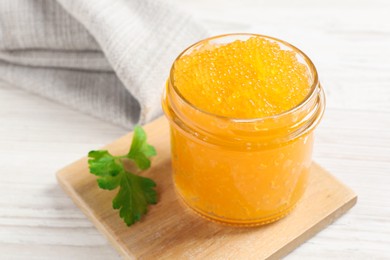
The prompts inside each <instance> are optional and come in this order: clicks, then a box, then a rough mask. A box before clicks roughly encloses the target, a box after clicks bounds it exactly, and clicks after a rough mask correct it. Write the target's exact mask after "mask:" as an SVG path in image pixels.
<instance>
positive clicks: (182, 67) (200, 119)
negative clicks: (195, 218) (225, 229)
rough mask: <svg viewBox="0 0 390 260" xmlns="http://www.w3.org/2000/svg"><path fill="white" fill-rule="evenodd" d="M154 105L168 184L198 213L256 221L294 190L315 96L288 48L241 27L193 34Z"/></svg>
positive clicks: (295, 195)
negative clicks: (161, 114) (165, 124)
mask: <svg viewBox="0 0 390 260" xmlns="http://www.w3.org/2000/svg"><path fill="white" fill-rule="evenodd" d="M163 108H164V111H165V113H166V115H167V117H168V119H169V120H170V123H171V144H172V168H173V179H174V183H175V187H176V190H177V192H178V194H179V195H180V196H181V197H182V198H183V201H184V202H185V203H186V204H187V205H188V206H189V207H190V208H192V209H194V210H195V211H196V212H198V213H199V214H200V215H202V216H204V217H206V218H208V219H210V220H215V221H219V222H222V223H228V224H235V225H262V224H266V223H270V222H273V221H275V220H277V219H280V218H281V217H283V216H285V215H286V214H287V213H288V212H290V211H291V209H292V208H293V207H294V206H295V204H296V203H297V201H298V200H299V199H300V198H301V196H302V194H303V192H304V190H305V188H306V185H307V180H308V176H309V172H310V166H311V154H312V144H313V129H314V128H315V126H316V125H317V124H318V122H319V120H320V118H321V116H322V113H323V110H324V97H323V91H322V89H321V87H320V85H319V83H318V79H317V74H316V71H315V68H314V65H313V64H312V63H311V61H310V60H309V59H308V58H307V57H306V56H305V55H304V54H303V53H301V52H300V51H299V50H298V49H296V48H295V47H293V46H291V45H289V44H287V43H285V42H282V41H280V40H277V39H273V38H270V37H265V36H260V35H251V34H237V35H225V36H218V37H214V38H210V39H206V40H204V41H202V42H199V43H197V44H195V45H193V46H191V47H190V48H189V49H187V50H186V51H184V52H183V53H182V54H181V55H180V56H179V57H178V58H177V60H176V61H175V63H174V65H173V67H172V70H171V75H170V78H169V80H168V84H167V89H166V93H165V95H164V98H163Z"/></svg>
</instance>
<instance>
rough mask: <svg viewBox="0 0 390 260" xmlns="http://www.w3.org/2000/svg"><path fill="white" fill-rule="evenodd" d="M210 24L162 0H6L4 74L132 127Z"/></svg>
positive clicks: (151, 114)
mask: <svg viewBox="0 0 390 260" xmlns="http://www.w3.org/2000/svg"><path fill="white" fill-rule="evenodd" d="M205 35H206V32H205V30H204V29H203V28H202V27H201V26H200V25H198V24H197V23H196V22H194V21H193V20H192V19H191V18H190V17H189V16H188V15H186V14H184V13H183V12H182V11H179V10H177V9H176V8H175V7H174V6H172V5H171V4H168V3H166V2H163V1H161V2H160V1H158V0H115V1H112V0H93V1H91V0H56V1H54V0H2V1H0V80H2V81H5V82H7V83H9V84H11V85H13V86H17V87H20V88H23V89H26V90H28V91H31V92H34V93H37V94H40V95H42V96H45V97H48V98H50V99H52V100H55V101H58V102H60V103H63V104H66V105H68V106H71V107H73V108H76V109H78V110H80V111H82V112H85V113H88V114H91V115H94V116H96V117H99V118H101V119H104V120H107V121H110V122H112V123H115V124H118V125H121V126H124V127H127V128H131V127H132V126H133V125H134V124H137V123H139V124H144V123H146V122H148V121H150V120H152V119H153V118H155V117H157V116H158V115H160V114H161V105H160V104H161V102H160V100H161V93H162V90H163V88H164V84H165V81H166V79H167V77H168V74H169V69H170V66H171V64H172V62H173V60H174V58H175V57H176V56H177V55H178V54H179V53H180V52H181V51H182V50H183V49H184V48H185V47H187V46H188V45H189V44H191V43H193V42H195V41H198V40H200V39H201V38H203V37H205Z"/></svg>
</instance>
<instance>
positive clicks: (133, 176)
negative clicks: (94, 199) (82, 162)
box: [88, 126, 157, 226]
mask: <svg viewBox="0 0 390 260" xmlns="http://www.w3.org/2000/svg"><path fill="white" fill-rule="evenodd" d="M155 155H156V150H155V149H154V147H153V146H151V145H149V144H148V143H147V142H146V134H145V131H144V130H143V129H142V127H140V126H136V127H135V128H134V136H133V141H132V143H131V147H130V151H129V152H128V153H127V154H125V155H122V156H113V155H111V154H110V153H109V152H108V151H106V150H99V151H90V152H89V153H88V157H89V158H90V159H89V160H88V164H89V171H90V172H91V173H92V174H94V175H96V176H98V178H97V182H98V185H99V187H100V188H102V189H105V190H113V189H116V188H118V187H119V192H118V194H117V195H116V197H115V198H114V200H113V201H112V207H113V208H114V209H119V215H120V217H121V218H122V219H123V220H124V222H125V223H126V224H127V225H128V226H130V225H132V224H134V223H135V222H137V221H139V220H140V219H141V217H142V216H143V215H144V214H146V212H147V207H148V205H149V204H156V203H157V192H156V190H155V189H154V188H155V187H156V183H155V182H154V181H153V180H151V179H149V178H146V177H142V176H139V175H138V174H139V173H140V172H141V171H142V170H146V169H148V168H149V167H150V159H149V158H150V157H151V156H155ZM126 160H128V161H129V162H130V163H131V164H133V166H134V164H135V166H136V167H133V168H138V169H137V170H136V172H135V173H132V172H130V171H129V170H128V169H126V168H125V165H124V162H125V161H126Z"/></svg>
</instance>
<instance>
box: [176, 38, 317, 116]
mask: <svg viewBox="0 0 390 260" xmlns="http://www.w3.org/2000/svg"><path fill="white" fill-rule="evenodd" d="M173 80H174V85H175V86H176V88H177V89H178V90H179V92H180V93H181V95H182V96H183V97H184V98H185V99H187V100H188V101H189V102H190V103H192V104H193V105H195V106H196V107H198V108H199V109H201V110H204V111H207V112H210V113H213V114H216V115H221V116H227V117H235V118H258V117H266V116H272V115H276V114H280V113H282V112H284V111H287V110H289V109H291V108H293V107H295V106H297V105H298V104H299V103H301V102H302V101H303V100H304V99H305V97H306V96H307V95H308V93H309V91H310V79H309V77H308V70H307V68H306V66H304V65H303V64H301V63H300V62H299V61H298V60H297V58H296V56H295V54H294V53H293V52H292V51H290V50H284V49H281V48H280V46H279V44H278V43H276V42H274V41H272V40H267V39H264V38H260V37H256V36H253V37H251V38H249V39H247V40H244V41H242V40H236V41H234V42H231V43H228V44H214V43H207V44H205V45H203V46H202V47H201V48H199V49H197V50H194V51H192V52H191V53H189V54H185V55H183V56H181V58H180V59H178V60H177V61H176V62H175V65H174V70H173Z"/></svg>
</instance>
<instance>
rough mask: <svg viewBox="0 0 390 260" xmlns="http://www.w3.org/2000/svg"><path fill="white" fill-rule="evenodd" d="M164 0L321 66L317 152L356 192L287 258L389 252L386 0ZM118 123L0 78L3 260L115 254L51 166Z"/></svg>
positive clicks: (108, 134)
mask: <svg viewBox="0 0 390 260" xmlns="http://www.w3.org/2000/svg"><path fill="white" fill-rule="evenodd" d="M173 1H174V2H176V4H177V5H178V6H180V7H182V8H183V9H188V10H189V11H191V12H192V13H194V15H195V16H196V17H197V18H199V19H200V20H201V21H203V22H204V24H205V25H206V27H208V28H209V29H210V31H211V33H212V34H219V33H227V32H238V31H239V32H256V33H263V34H268V35H272V36H275V37H279V38H282V39H284V40H286V41H289V42H291V43H293V44H295V45H296V46H298V47H299V48H300V49H302V50H303V51H304V52H305V53H307V54H308V55H309V56H310V57H311V58H312V60H313V61H314V63H315V64H316V66H317V69H318V70H319V75H320V80H321V82H322V85H323V87H324V89H325V91H326V95H327V108H326V112H325V116H324V118H323V121H322V122H321V124H320V126H319V128H318V129H317V130H316V144H315V148H314V159H315V161H316V162H318V163H319V164H320V165H322V166H323V167H324V168H326V169H327V170H329V171H330V172H332V174H333V175H335V176H336V177H337V178H338V179H340V180H341V181H342V182H344V183H346V184H347V185H348V186H350V187H351V188H352V189H353V190H354V191H355V192H356V193H357V194H358V195H359V202H358V203H357V205H356V206H355V207H354V208H353V209H351V210H350V211H349V212H348V213H347V214H346V215H345V216H344V217H342V218H340V219H339V220H337V221H336V222H334V223H333V224H332V225H330V226H328V227H327V228H326V229H325V230H323V231H321V232H320V233H318V234H317V235H316V236H315V237H313V238H312V239H310V240H309V241H307V242H306V243H304V244H303V245H301V246H300V247H299V248H298V249H296V250H294V252H292V253H291V254H289V255H288V256H287V257H286V259H289V260H294V259H297V260H302V259H303V260H305V259H310V260H312V259H389V258H390V247H389V245H390V221H389V220H390V199H388V198H390V189H389V188H388V187H389V184H390V131H389V130H388V129H390V73H389V68H390V48H389V46H390V18H389V13H390V1H387V0H370V1H368V0H363V1H352V0H343V1H339V0H327V1H309V0H295V1H288V0H275V1H265V0H231V1H222V0H213V1H206V0H196V1H195V0H180V1H179V0H173ZM125 133H126V130H125V129H122V128H120V127H116V126H113V125H110V124H108V123H106V122H103V121H100V120H97V119H95V118H92V117H90V116H87V115H84V114H81V113H79V112H77V111H74V110H71V109H69V108H67V107H64V106H61V105H58V104H55V103H53V102H50V101H47V100H45V99H43V98H41V97H38V96H35V95H32V94H30V93H27V92H24V91H21V90H19V89H18V88H17V86H12V85H8V84H7V85H6V84H2V83H1V82H0V155H1V159H0V165H1V166H0V169H1V172H0V178H1V179H0V258H6V259H53V258H60V259H120V256H119V255H118V254H117V252H116V250H114V249H113V248H112V246H111V245H109V243H108V242H107V239H106V238H104V237H103V236H102V235H101V234H100V233H99V232H98V231H97V230H96V228H95V227H94V225H93V224H92V223H91V221H90V220H89V219H87V218H86V217H85V216H84V214H83V213H82V212H81V211H80V210H79V208H77V207H76V206H75V205H74V203H73V202H72V201H71V199H69V197H68V196H67V195H66V194H64V192H63V191H62V190H61V189H60V188H59V187H58V184H57V182H56V180H55V177H54V173H55V172H56V171H57V170H58V169H59V168H61V167H63V166H64V165H67V164H69V163H70V162H72V161H74V160H75V158H81V157H83V156H85V155H86V153H87V152H88V151H89V150H92V149H96V148H97V147H101V146H102V145H104V144H106V143H109V142H111V141H112V140H115V139H117V138H118V137H119V136H122V135H124V134H125Z"/></svg>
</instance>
